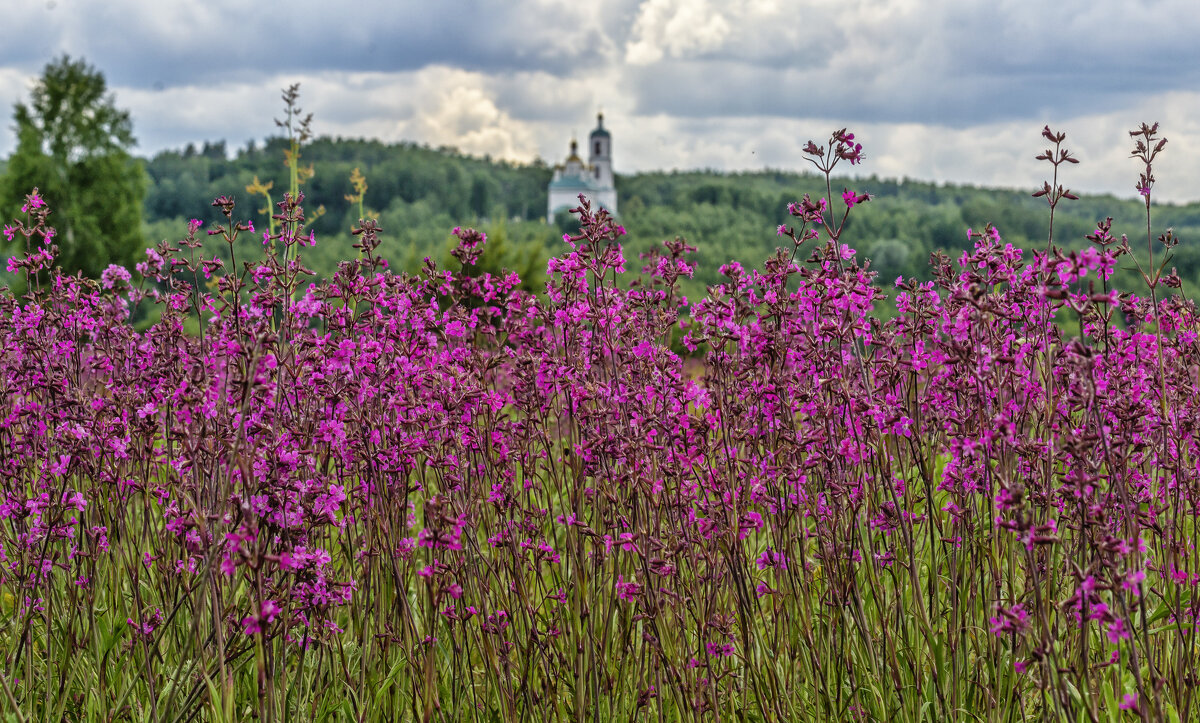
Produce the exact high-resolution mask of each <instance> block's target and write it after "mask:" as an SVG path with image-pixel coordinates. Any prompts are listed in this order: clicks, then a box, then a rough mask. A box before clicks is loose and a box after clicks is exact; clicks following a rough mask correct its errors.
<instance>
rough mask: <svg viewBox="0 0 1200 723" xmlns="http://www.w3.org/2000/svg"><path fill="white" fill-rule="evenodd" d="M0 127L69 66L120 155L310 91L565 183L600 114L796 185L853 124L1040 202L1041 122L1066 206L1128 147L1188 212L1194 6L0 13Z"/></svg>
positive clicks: (113, 8)
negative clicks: (576, 148)
mask: <svg viewBox="0 0 1200 723" xmlns="http://www.w3.org/2000/svg"><path fill="white" fill-rule="evenodd" d="M0 21H2V22H0V25H3V35H4V41H3V43H0V113H3V115H4V116H5V118H7V119H8V121H7V122H5V123H4V124H3V127H2V128H0V157H4V156H7V155H8V154H9V153H11V151H12V149H13V147H14V144H15V140H14V136H13V132H12V128H11V126H12V121H11V118H12V112H11V111H12V106H13V104H14V103H16V102H18V101H21V100H24V99H27V98H28V95H29V89H30V87H31V86H32V84H33V82H34V80H35V79H36V77H37V76H38V75H39V74H40V72H41V70H42V68H43V67H44V66H45V65H46V63H47V62H49V61H50V60H51V59H53V58H54V57H56V56H58V55H60V54H62V53H69V54H70V55H72V56H75V57H82V58H84V59H86V60H87V61H88V62H90V63H92V64H93V65H95V66H96V67H97V68H98V69H100V70H101V71H103V72H104V73H105V75H106V77H107V79H108V82H109V87H110V88H111V89H112V90H113V91H114V92H115V95H116V99H117V104H118V105H119V106H120V107H124V108H128V109H129V110H130V111H131V112H132V114H133V121H134V132H135V134H136V136H137V138H138V140H139V145H138V148H137V149H136V152H137V153H138V154H140V155H152V154H153V153H154V152H156V151H159V150H162V149H164V148H178V147H182V146H183V145H185V144H187V143H188V142H196V143H200V142H202V141H204V140H218V139H225V140H226V141H227V142H228V143H229V144H230V146H233V147H238V146H243V145H244V144H245V143H246V142H247V141H248V140H250V139H262V138H264V137H266V136H268V135H271V134H273V133H274V131H275V127H274V123H273V122H272V119H273V118H276V117H279V116H280V115H281V113H280V110H281V101H280V99H279V95H280V89H281V88H283V87H285V86H287V85H289V84H291V83H295V82H299V83H300V84H301V88H300V91H301V99H300V104H301V106H302V107H303V108H304V109H305V110H306V111H309V112H312V113H313V114H314V121H313V127H314V130H315V131H316V132H317V133H318V134H320V135H333V136H338V135H340V136H346V137H370V138H378V139H382V140H385V141H400V140H408V141H417V142H427V143H429V144H431V145H434V146H439V145H452V146H456V147H458V148H459V149H461V150H462V151H464V152H467V153H472V154H477V155H483V154H485V153H487V154H491V155H492V156H494V157H505V158H511V159H514V160H520V161H529V160H532V159H533V158H535V157H538V156H540V157H542V158H543V159H545V160H547V161H548V162H559V161H561V160H562V159H563V157H564V156H565V155H566V153H567V146H568V142H569V141H570V138H571V135H572V133H573V132H575V133H577V134H578V135H579V136H580V137H584V136H586V134H587V133H588V131H589V130H590V129H591V128H592V127H593V126H594V125H595V115H596V111H597V110H598V109H602V110H603V111H604V113H605V120H606V123H605V125H606V127H608V128H609V129H610V130H611V132H612V134H613V158H614V167H615V169H616V171H617V172H618V173H630V172H635V171H642V170H651V169H671V168H681V169H689V168H716V169H725V170H746V169H761V168H763V167H771V168H788V169H801V168H804V167H805V166H804V162H803V160H802V157H801V154H800V149H801V148H802V147H803V146H804V144H805V142H806V141H807V140H808V139H810V138H812V139H815V140H817V141H818V142H823V141H824V139H826V138H827V137H828V135H829V132H830V131H832V130H835V129H837V128H841V127H843V126H845V127H849V128H850V130H852V131H853V132H855V133H856V134H857V136H858V139H859V140H860V141H861V142H862V143H863V146H864V152H865V154H866V161H865V162H864V164H863V166H862V171H863V172H865V173H868V174H869V173H877V174H879V175H880V176H883V177H893V178H898V177H902V176H908V177H911V178H919V179H927V180H939V181H947V180H948V181H956V182H966V183H974V184H977V185H1000V186H1009V187H1017V188H1030V189H1032V188H1034V187H1036V186H1039V185H1040V183H1041V180H1042V179H1043V178H1044V177H1045V173H1046V170H1045V169H1044V168H1042V164H1039V163H1038V162H1036V161H1034V160H1033V156H1035V155H1036V154H1037V153H1038V152H1040V151H1041V150H1042V148H1043V147H1044V145H1045V143H1044V141H1043V140H1042V139H1041V137H1040V131H1041V128H1042V126H1043V125H1046V124H1050V126H1051V127H1052V128H1055V129H1061V130H1065V131H1066V132H1067V134H1068V143H1067V145H1068V147H1070V148H1071V149H1072V150H1073V151H1074V152H1075V154H1076V155H1077V156H1078V157H1079V158H1080V159H1081V160H1082V163H1081V164H1080V165H1078V166H1075V167H1072V168H1070V169H1069V170H1068V173H1067V175H1066V179H1065V180H1066V184H1067V185H1068V186H1070V187H1072V188H1074V189H1076V190H1080V191H1088V192H1111V193H1116V194H1118V195H1122V196H1132V195H1133V194H1134V190H1133V187H1134V185H1135V183H1136V181H1137V173H1138V168H1137V165H1136V163H1135V161H1133V160H1131V159H1129V158H1128V156H1129V152H1130V150H1131V148H1132V144H1131V142H1130V140H1129V136H1128V133H1127V131H1128V130H1129V129H1131V128H1134V127H1136V126H1137V125H1138V124H1139V123H1141V122H1142V121H1147V122H1150V121H1159V122H1161V124H1162V131H1163V134H1164V135H1165V136H1166V137H1168V138H1169V139H1170V144H1169V145H1168V147H1167V150H1166V151H1165V152H1164V155H1163V156H1161V157H1160V163H1158V164H1157V165H1156V176H1157V178H1158V183H1157V185H1156V188H1155V196H1156V198H1160V199H1163V200H1175V201H1188V200H1200V42H1198V39H1200V8H1197V6H1196V0H1054V2H1045V1H1037V2H1032V1H1025V0H836V1H833V0H830V1H827V0H502V1H501V0H496V1H494V2H483V1H482V0H479V1H474V2H472V1H457V0H444V1H442V2H436V1H434V0H417V1H411V0H367V1H360V2H347V3H335V2H329V1H328V0H288V2H266V1H260V2H256V3H250V2H245V0H203V1H201V0H187V1H183V0H103V1H101V0H0Z"/></svg>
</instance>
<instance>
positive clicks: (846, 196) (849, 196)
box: [842, 191, 858, 208]
mask: <svg viewBox="0 0 1200 723" xmlns="http://www.w3.org/2000/svg"><path fill="white" fill-rule="evenodd" d="M856 200H858V196H857V195H855V193H854V191H844V192H843V193H842V201H844V202H845V204H846V208H854V203H855V201H856Z"/></svg>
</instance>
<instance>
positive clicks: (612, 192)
mask: <svg viewBox="0 0 1200 723" xmlns="http://www.w3.org/2000/svg"><path fill="white" fill-rule="evenodd" d="M587 147H588V162H587V165H584V163H583V159H582V158H580V157H579V144H578V143H576V142H575V139H571V155H569V156H567V161H566V163H564V164H562V165H558V166H555V167H554V177H553V178H552V179H550V188H549V201H548V202H547V204H546V222H547V223H554V214H556V213H558V212H559V211H563V210H566V209H571V208H575V207H576V206H578V205H579V194H581V193H582V194H583V195H584V196H587V198H588V200H590V201H591V202H592V204H593V206H595V205H599V206H603V207H604V208H607V209H608V210H609V212H610V213H612V214H613V215H616V213H617V189H616V188H615V187H614V186H613V170H612V136H611V135H610V134H609V132H608V131H606V130H605V129H604V114H603V113H599V114H597V115H596V129H595V130H593V131H592V132H591V133H590V134H589V135H588V145H587Z"/></svg>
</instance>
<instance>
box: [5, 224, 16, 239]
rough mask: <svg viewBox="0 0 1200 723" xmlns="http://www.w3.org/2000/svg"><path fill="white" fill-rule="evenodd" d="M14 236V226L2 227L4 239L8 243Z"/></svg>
mask: <svg viewBox="0 0 1200 723" xmlns="http://www.w3.org/2000/svg"><path fill="white" fill-rule="evenodd" d="M16 235H17V229H16V227H15V226H8V225H6V226H5V227H4V238H6V239H8V240H9V241H12V240H13V237H14V236H16Z"/></svg>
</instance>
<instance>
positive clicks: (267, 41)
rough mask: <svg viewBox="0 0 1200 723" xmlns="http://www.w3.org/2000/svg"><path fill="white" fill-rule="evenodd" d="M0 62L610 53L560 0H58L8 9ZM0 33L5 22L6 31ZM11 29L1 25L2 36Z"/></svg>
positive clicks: (579, 57) (397, 60) (507, 64)
mask: <svg viewBox="0 0 1200 723" xmlns="http://www.w3.org/2000/svg"><path fill="white" fill-rule="evenodd" d="M14 13H15V17H13V19H12V20H11V23H12V25H11V26H10V27H12V28H15V29H17V33H14V34H13V35H18V36H19V37H22V38H26V37H28V38H30V39H31V41H30V42H20V43H5V44H4V46H3V47H0V65H17V66H20V67H23V68H26V69H27V70H32V69H33V68H35V67H37V66H39V65H40V64H43V63H45V62H46V61H48V60H49V59H50V58H51V57H53V56H54V55H57V54H59V53H62V52H67V53H70V54H72V55H77V56H79V55H81V56H84V57H86V58H87V59H88V60H89V61H90V62H92V63H93V64H95V65H97V66H98V67H100V68H102V69H103V70H104V71H105V72H106V74H107V75H108V77H109V80H110V82H111V83H113V84H115V85H123V86H128V87H136V88H168V87H173V86H186V85H197V84H208V83H214V82H228V81H246V80H252V79H254V78H258V77H263V76H265V75H270V74H276V73H284V72H291V73H306V72H318V71H328V70H337V71H351V72H397V71H407V70H416V69H420V68H424V67H427V66H430V65H450V66H453V67H459V68H464V69H468V70H477V71H484V72H489V73H506V72H516V71H541V72H546V73H552V74H555V75H567V74H570V73H573V72H575V71H577V70H578V69H579V68H581V67H597V66H601V65H605V64H607V63H608V62H610V60H611V59H610V56H611V55H612V54H613V53H614V52H615V50H616V46H615V45H614V44H613V42H612V41H611V40H610V39H609V36H608V34H607V32H608V31H611V30H612V29H613V26H612V22H613V21H612V20H611V19H609V21H608V23H607V25H606V24H605V23H603V22H598V21H596V20H595V19H593V18H589V17H588V16H589V15H590V14H591V13H589V12H588V11H587V9H586V7H585V8H584V9H582V10H581V9H580V8H578V7H575V6H574V4H572V3H565V2H539V1H538V0H528V1H526V2H517V3H494V2H486V1H485V0H471V1H468V2H457V3H437V2H422V1H417V0H402V1H400V2H395V1H389V0H367V1H365V2H355V3H344V4H338V3H328V2H319V1H316V0H300V1H298V2H291V3H288V4H286V5H277V4H275V3H244V2H232V1H230V0H225V1H224V2H221V1H215V0H214V1H211V2H205V3H178V4H173V3H153V2H147V1H146V0H110V1H109V2H104V3H91V2H88V3H84V2H80V1H79V0H76V1H74V2H70V1H68V0H62V1H61V2H59V3H57V4H56V5H55V6H54V8H53V9H49V8H48V7H47V6H46V5H45V4H42V3H30V4H28V5H24V6H22V7H21V8H19V9H14ZM6 34H7V33H6ZM10 37H11V36H10Z"/></svg>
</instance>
